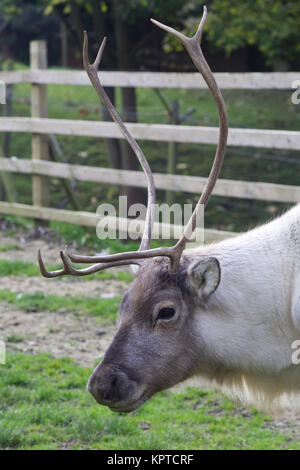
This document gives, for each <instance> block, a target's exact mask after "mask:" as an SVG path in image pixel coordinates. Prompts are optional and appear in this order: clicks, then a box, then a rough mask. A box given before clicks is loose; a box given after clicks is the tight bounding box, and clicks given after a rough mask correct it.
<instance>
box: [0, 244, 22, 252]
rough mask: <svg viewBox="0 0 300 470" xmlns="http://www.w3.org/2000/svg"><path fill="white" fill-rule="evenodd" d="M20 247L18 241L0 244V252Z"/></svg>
mask: <svg viewBox="0 0 300 470" xmlns="http://www.w3.org/2000/svg"><path fill="white" fill-rule="evenodd" d="M20 249H21V246H20V245H19V243H6V244H5V245H0V252H1V251H2V252H3V251H10V250H20Z"/></svg>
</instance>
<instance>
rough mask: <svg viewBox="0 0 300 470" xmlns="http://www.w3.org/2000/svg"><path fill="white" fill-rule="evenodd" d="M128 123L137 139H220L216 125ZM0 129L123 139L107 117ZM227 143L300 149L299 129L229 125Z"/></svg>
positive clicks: (7, 124)
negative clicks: (246, 127) (282, 129)
mask: <svg viewBox="0 0 300 470" xmlns="http://www.w3.org/2000/svg"><path fill="white" fill-rule="evenodd" d="M125 124H126V126H127V128H128V130H129V132H131V134H132V135H133V137H134V138H135V139H140V140H151V141H158V142H170V141H172V142H178V143H179V142H181V143H184V142H186V143H187V142H188V143H194V144H217V143H218V137H219V129H218V128H217V127H202V126H178V125H172V124H135V123H134V124H133V123H125ZM0 131H3V132H29V133H33V134H58V135H74V136H87V137H99V138H100V137H101V138H110V139H124V136H123V135H122V134H121V132H120V130H119V129H118V127H117V126H116V125H115V124H114V123H112V122H105V121H81V120H71V119H47V118H30V117H28V118H26V117H0ZM228 145H229V146H230V145H231V146H239V147H260V148H273V149H289V150H297V149H299V148H300V132H298V131H277V130H265V129H235V128H230V129H229V134H228Z"/></svg>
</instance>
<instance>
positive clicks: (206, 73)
mask: <svg viewBox="0 0 300 470" xmlns="http://www.w3.org/2000/svg"><path fill="white" fill-rule="evenodd" d="M206 18H207V9H206V7H205V6H204V8H203V16H202V18H201V21H200V24H199V26H198V29H197V31H196V33H195V35H194V36H193V37H192V38H189V37H187V36H185V35H184V34H182V33H178V31H176V30H175V29H173V28H170V27H169V26H166V25H163V24H162V23H159V22H158V21H155V20H151V21H152V22H153V23H154V24H156V25H157V26H158V27H160V28H162V29H164V30H165V31H167V32H169V33H171V34H173V35H174V36H176V37H177V38H178V39H180V41H181V42H182V43H183V45H184V46H185V48H186V50H187V52H188V54H189V55H190V57H191V59H192V61H193V62H194V65H195V67H196V69H197V70H198V71H199V72H200V73H201V75H202V77H203V78H204V80H205V82H206V83H207V85H208V87H209V89H210V91H211V93H212V95H213V98H214V99H215V101H216V104H217V108H218V113H219V125H220V134H219V142H218V146H217V150H216V154H215V159H214V162H213V165H212V168H211V171H210V174H209V177H208V180H207V183H206V185H205V188H204V190H203V192H202V194H201V197H200V199H199V201H198V203H197V205H196V207H195V209H194V212H193V214H192V216H191V218H190V220H189V221H188V223H187V225H186V227H185V229H184V232H183V235H182V237H181V239H180V240H179V241H178V242H177V244H176V245H175V247H176V250H177V255H176V256H175V267H176V265H177V266H178V263H179V260H180V257H181V254H182V251H183V250H184V248H185V245H186V242H187V241H188V239H189V238H190V236H191V235H192V233H193V231H194V230H195V228H196V224H197V217H198V214H199V213H200V211H201V206H202V205H204V206H205V205H206V204H207V202H208V200H209V198H210V196H211V193H212V191H213V188H214V186H215V184H216V181H217V179H218V176H219V174H220V171H221V168H222V164H223V161H224V155H225V149H226V142H227V135H228V120H227V113H226V107H225V103H224V100H223V97H222V94H221V92H220V90H219V88H218V85H217V83H216V81H215V78H214V76H213V74H212V72H211V70H210V68H209V65H208V64H207V62H206V60H205V58H204V56H203V53H202V50H201V47H200V40H201V36H202V31H203V27H204V24H205V21H206ZM176 258H177V259H176Z"/></svg>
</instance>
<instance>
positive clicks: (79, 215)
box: [0, 201, 237, 243]
mask: <svg viewBox="0 0 300 470" xmlns="http://www.w3.org/2000/svg"><path fill="white" fill-rule="evenodd" d="M0 213H2V214H9V215H16V216H19V217H31V218H34V219H39V220H55V221H57V222H67V223H70V224H74V225H84V226H87V227H96V225H97V223H98V222H99V220H100V219H99V216H97V214H92V213H91V212H84V211H69V210H64V209H53V208H50V207H40V206H31V205H29V204H18V203H11V202H3V201H0ZM106 220H107V222H109V225H110V226H114V225H115V226H116V227H117V231H118V233H119V234H122V235H126V234H127V233H128V234H129V235H135V234H136V230H134V229H131V230H130V226H131V224H132V222H133V221H134V220H133V219H126V218H121V217H106ZM140 223H141V230H142V229H143V227H144V223H143V221H140ZM163 227H165V228H166V229H168V230H169V229H170V237H171V238H172V237H173V236H174V233H175V231H177V230H180V231H181V232H182V230H183V227H182V226H181V225H172V224H161V223H159V222H154V223H153V237H154V238H158V237H159V235H160V234H161V233H162V230H163ZM197 232H198V233H200V234H201V230H200V229H196V230H195V235H196V234H197ZM108 233H111V229H109V228H108ZM236 235H237V234H236V233H233V232H226V231H222V230H213V229H205V230H204V240H205V242H206V243H210V242H214V241H220V240H224V239H225V238H229V237H234V236H236Z"/></svg>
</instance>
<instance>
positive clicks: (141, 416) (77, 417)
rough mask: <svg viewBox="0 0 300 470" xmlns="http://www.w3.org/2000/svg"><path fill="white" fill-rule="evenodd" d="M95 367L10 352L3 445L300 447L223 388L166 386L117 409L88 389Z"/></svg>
mask: <svg viewBox="0 0 300 470" xmlns="http://www.w3.org/2000/svg"><path fill="white" fill-rule="evenodd" d="M90 372H91V371H90V370H88V369H86V368H82V367H79V366H77V365H76V364H75V363H73V361H72V360H70V359H68V358H63V359H53V358H52V357H50V356H48V355H45V354H39V355H37V356H31V355H26V354H8V362H7V364H6V365H2V366H0V394H1V404H0V448H2V449H62V448H71V449H87V448H88V449H299V448H300V445H299V442H294V441H293V440H292V439H291V438H290V437H288V436H286V435H283V434H281V433H278V432H276V431H273V430H271V429H269V428H268V423H269V419H268V418H267V417H265V416H263V415H262V414H260V413H258V412H257V411H256V410H250V411H245V410H244V412H243V413H241V410H240V409H238V408H237V407H236V406H235V405H233V404H232V403H231V402H230V401H228V400H227V399H226V398H224V397H221V396H220V395H218V394H217V393H215V392H213V391H212V392H204V391H201V390H197V389H194V388H190V389H189V390H187V391H185V392H184V393H171V392H162V393H160V394H158V395H157V396H156V397H153V398H152V399H151V400H150V401H149V402H148V403H146V404H145V405H144V406H143V407H142V408H141V409H140V410H138V411H135V412H133V413H130V414H128V415H127V414H115V413H114V414H113V413H111V412H110V411H109V410H108V409H106V408H105V407H102V406H99V405H97V404H96V403H95V402H94V401H93V399H92V397H90V396H89V394H88V393H87V391H86V389H85V387H86V383H87V380H88V377H89V374H90Z"/></svg>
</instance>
